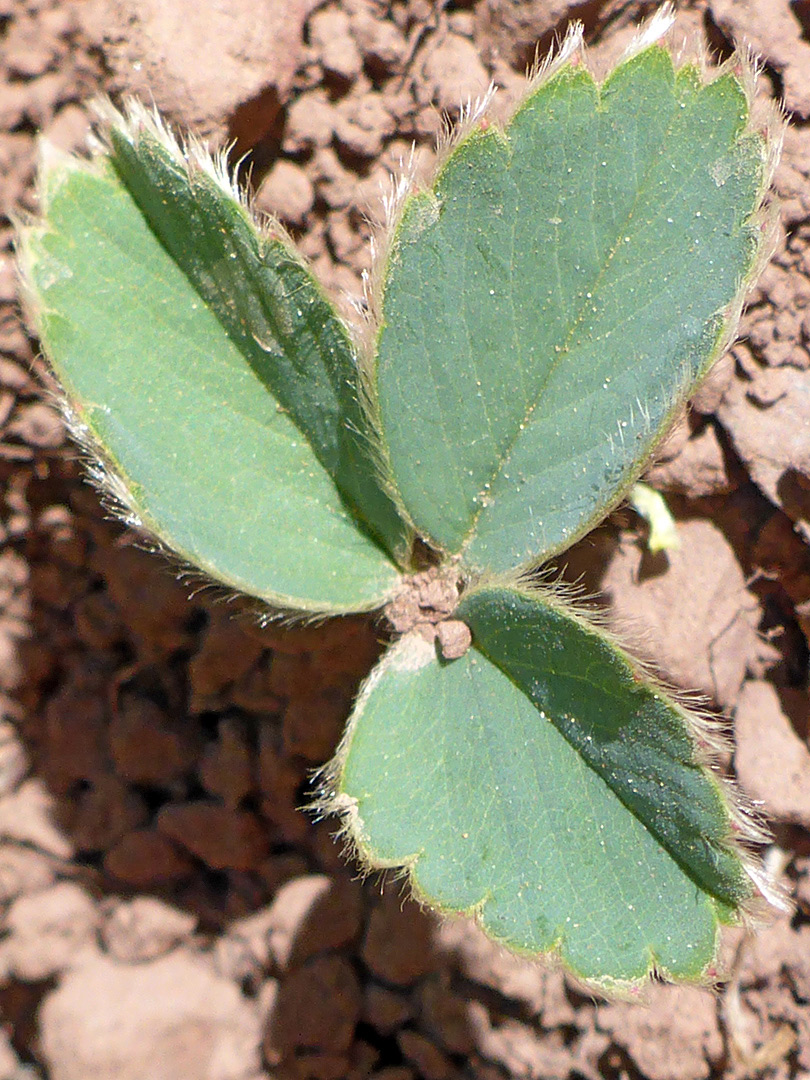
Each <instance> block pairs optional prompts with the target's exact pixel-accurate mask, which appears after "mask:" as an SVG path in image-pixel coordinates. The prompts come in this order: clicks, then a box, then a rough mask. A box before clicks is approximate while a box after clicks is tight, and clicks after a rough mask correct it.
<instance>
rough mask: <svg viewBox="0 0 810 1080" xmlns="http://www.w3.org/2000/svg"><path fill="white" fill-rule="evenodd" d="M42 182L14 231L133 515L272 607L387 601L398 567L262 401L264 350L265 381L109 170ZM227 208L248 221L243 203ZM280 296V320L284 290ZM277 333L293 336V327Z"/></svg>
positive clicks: (308, 330) (319, 388) (60, 366)
mask: <svg viewBox="0 0 810 1080" xmlns="http://www.w3.org/2000/svg"><path fill="white" fill-rule="evenodd" d="M44 181H45V183H44V190H43V201H44V206H43V213H44V217H45V222H44V224H42V225H39V226H32V227H30V228H28V229H27V230H26V231H25V233H24V235H23V237H22V248H23V260H24V263H25V270H26V274H27V278H28V287H29V291H30V292H31V294H32V296H33V303H34V306H35V308H36V317H37V322H38V329H39V333H40V336H41V338H42V341H43V344H44V346H45V348H46V349H47V352H48V355H49V357H50V359H51V361H52V363H53V365H54V368H55V370H56V372H57V374H58V376H59V378H60V380H61V381H62V383H63V385H64V387H65V389H66V391H67V393H68V396H69V399H70V402H71V406H72V408H73V409H74V410H75V412H76V414H77V421H78V424H79V425H80V426H82V427H84V429H85V430H84V432H83V433H82V434H83V435H84V437H85V438H86V439H88V440H89V441H90V442H91V443H94V444H96V445H98V446H101V447H102V448H103V453H104V454H105V455H106V457H107V463H108V465H109V466H110V468H111V470H112V472H113V473H114V474H119V475H120V477H121V479H122V481H123V488H125V489H126V490H127V491H128V494H127V495H126V501H127V504H128V508H129V509H130V510H131V511H132V512H133V513H134V514H135V516H137V517H138V518H140V519H141V520H142V522H143V523H144V525H145V526H146V527H147V528H148V529H149V530H150V531H151V532H153V533H154V534H155V535H156V536H157V537H158V538H159V539H160V540H161V541H162V542H163V543H164V544H166V545H167V546H168V547H169V548H171V549H172V550H173V551H175V552H177V553H178V554H180V555H181V556H182V557H183V558H184V559H186V560H187V561H188V562H190V563H192V564H194V565H195V566H198V567H200V568H201V569H202V570H204V571H205V572H206V573H207V574H210V575H211V577H213V578H215V579H216V580H218V581H221V582H224V583H225V584H226V585H228V586H229V587H232V588H235V589H239V590H242V591H243V592H246V593H249V594H251V595H254V596H257V597H260V598H262V599H264V600H266V601H267V602H268V603H270V604H272V605H274V606H282V607H293V606H294V607H296V608H299V609H302V610H304V611H315V612H321V611H323V612H338V611H344V610H359V609H362V608H370V607H376V606H378V605H380V604H381V603H383V602H384V601H385V599H386V597H387V596H388V595H389V594H390V592H391V591H392V589H393V587H394V586H395V584H396V581H397V578H398V574H397V571H396V569H395V567H394V565H393V564H392V563H391V561H390V560H389V559H388V557H387V556H386V555H385V554H384V553H383V551H382V549H381V548H380V547H379V546H378V545H377V543H376V542H375V541H374V540H372V539H371V537H370V536H369V535H368V534H367V533H365V532H363V531H362V530H361V529H360V528H359V527H358V525H357V522H356V518H355V516H354V514H353V513H352V511H351V510H350V509H349V508H348V506H347V505H346V503H345V501H344V499H343V497H342V496H341V494H340V493H339V491H338V489H337V488H336V486H335V483H334V481H333V479H332V476H330V475H329V472H328V471H327V468H325V466H324V464H323V459H324V457H325V455H326V451H325V450H324V449H323V447H321V453H320V454H316V452H315V451H314V450H313V448H312V446H311V444H310V442H309V441H308V439H307V437H306V436H305V435H304V434H303V432H302V430H301V428H300V427H299V426H298V425H297V424H296V423H295V422H294V419H293V416H292V415H291V412H292V409H291V406H289V405H287V404H285V403H282V402H281V401H279V400H278V399H277V398H276V397H275V396H274V395H273V393H272V392H271V387H270V385H269V383H270V379H269V376H268V375H267V370H266V368H267V367H268V366H269V364H270V356H271V354H270V353H263V356H264V357H265V358H266V359H265V361H264V362H265V365H266V366H265V369H262V370H259V365H258V362H257V361H256V358H255V357H254V356H247V355H246V353H245V351H244V350H245V342H246V339H245V337H244V336H242V337H240V336H239V334H237V333H235V332H233V331H232V329H231V328H230V325H229V323H228V320H223V319H220V318H219V317H218V314H217V312H216V311H215V310H214V308H213V306H212V305H211V304H209V303H208V302H207V300H206V297H205V296H204V295H202V294H201V292H200V291H199V290H198V288H197V287H196V286H195V282H194V280H193V278H192V276H190V275H189V273H187V272H186V271H185V270H184V269H183V268H182V267H181V266H180V265H178V262H177V261H175V259H174V258H173V257H172V254H171V253H170V252H169V250H167V248H166V247H165V246H164V245H162V244H161V243H160V242H159V241H158V239H157V237H156V236H155V233H154V232H153V231H152V229H151V228H150V226H149V224H148V223H147V221H146V219H145V218H144V216H143V214H142V213H141V211H140V209H139V208H138V206H137V205H136V203H135V201H134V200H133V198H132V196H131V194H130V193H129V192H128V190H127V189H126V187H125V186H124V184H123V183H122V181H121V179H120V178H119V176H118V175H117V173H116V172H115V171H114V170H113V169H112V167H111V165H110V164H109V163H107V162H105V161H99V162H97V163H96V165H95V166H94V167H93V168H92V169H91V168H88V167H86V166H80V165H79V164H78V163H76V162H64V161H63V162H62V163H61V164H57V165H55V166H54V167H53V169H52V171H51V172H50V173H49V174H47V175H46V176H45V178H44ZM209 194H210V192H209ZM229 212H230V213H232V214H234V215H235V214H237V213H238V214H240V215H241V213H242V211H241V209H240V208H238V206H237V204H236V203H233V204H232V206H231V207H230V208H229ZM185 224H186V223H185V222H183V225H184V226H185ZM197 242H198V243H199V244H200V246H201V247H200V251H198V252H197V257H198V258H199V259H200V261H201V265H202V263H203V262H204V257H205V254H206V251H207V252H208V254H210V255H211V265H210V267H209V271H210V275H211V278H212V280H214V279H215V278H216V274H217V273H218V267H219V266H220V265H221V257H220V254H219V253H218V252H217V251H216V249H215V248H212V249H210V250H209V249H207V248H205V242H204V234H202V235H200V236H198V237H197ZM276 254H278V253H276ZM289 266H290V269H289V274H287V273H286V272H285V268H284V265H282V264H281V263H280V262H279V263H277V264H276V270H277V272H278V281H277V286H276V288H277V291H278V290H281V291H283V289H284V288H285V287H287V286H288V285H289V286H290V287H293V286H295V287H296V288H299V287H301V282H302V274H301V271H300V268H299V267H298V266H297V265H296V264H294V263H293V262H292V261H291V260H290V263H289ZM195 274H196V275H197V276H204V269H202V268H201V267H200V266H198V267H197V269H196V270H195ZM223 287H224V286H223ZM304 287H305V288H306V283H304ZM274 302H275V304H276V311H277V313H278V311H279V310H280V305H281V299H280V295H277V296H276V297H275V300H274ZM300 302H303V301H300ZM318 303H319V301H318V300H317V298H315V299H313V300H312V306H313V308H314V307H316V306H317V304H318ZM288 315H289V313H288ZM240 317H241V316H240ZM245 318H247V316H245ZM279 318H281V316H279ZM289 318H290V321H291V323H293V322H294V319H293V316H292V315H289ZM308 318H309V316H308V317H306V318H304V325H303V328H302V330H301V335H300V337H301V339H302V342H303V345H302V347H304V352H305V355H306V356H310V355H311V349H310V348H309V346H308V344H307V343H308V342H311V338H312V334H313V328H312V325H311V323H309V322H308V321H307V319H308ZM313 318H314V316H313ZM329 318H331V319H332V320H333V321H335V320H334V316H331V315H330V316H329ZM288 335H289V341H290V342H291V343H294V342H295V341H297V340H298V338H297V337H296V334H295V327H294V325H290V326H288ZM290 347H292V344H291V345H290ZM308 349H309V351H307V350H308ZM272 355H273V358H274V359H275V360H278V353H273V354H272ZM292 367H294V365H293V364H292V362H291V369H290V377H292V374H294V373H293V372H292ZM324 387H326V383H325V381H324V379H323V378H322V379H321V380H320V382H319V383H318V384H317V385H313V387H312V389H311V396H312V400H313V406H312V408H313V410H314V409H315V404H316V403H317V401H318V400H320V398H321V397H326V393H327V390H328V387H326V389H324ZM301 409H302V410H303V409H304V406H303V405H302V406H301ZM328 422H329V419H328V416H327V417H326V419H325V420H324V421H323V424H324V430H326V426H327V425H328ZM313 431H314V426H313V427H312V428H311V430H310V431H309V434H310V435H313ZM313 438H315V435H313ZM326 440H327V434H324V436H323V441H324V442H326ZM327 449H328V448H327ZM336 454H337V455H338V457H339V450H337V451H336ZM336 469H337V470H339V465H337V466H336ZM121 486H122V485H119V487H121Z"/></svg>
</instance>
